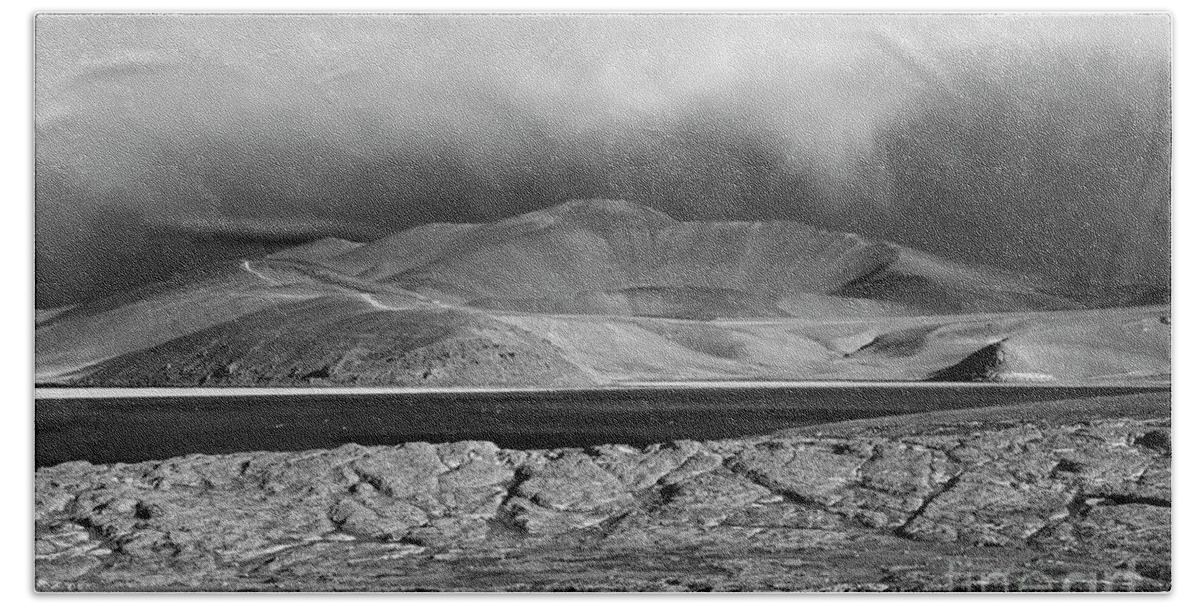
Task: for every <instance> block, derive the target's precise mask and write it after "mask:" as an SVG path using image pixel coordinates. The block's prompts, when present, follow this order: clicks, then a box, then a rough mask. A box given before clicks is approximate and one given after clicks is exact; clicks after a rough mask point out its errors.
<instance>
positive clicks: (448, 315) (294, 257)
mask: <svg viewBox="0 0 1200 608" xmlns="http://www.w3.org/2000/svg"><path fill="white" fill-rule="evenodd" d="M1055 292H1056V288H1055V286H1053V285H1050V284H1048V283H1047V282H1045V281H1042V280H1038V279H1036V278H1031V277H1025V276H1022V275H1018V274H1016V273H1011V272H1007V271H1000V270H996V269H992V268H986V267H980V266H971V265H966V264H961V263H957V262H953V261H949V260H944V259H942V258H939V257H937V256H933V255H929V254H926V253H923V252H920V251H917V250H913V249H910V248H906V247H903V246H900V245H897V244H894V243H889V242H884V241H873V240H871V239H868V238H865V237H862V236H860V235H855V234H849V233H837V232H831V231H825V230H821V229H818V228H813V227H811V226H807V225H804V224H800V223H798V222H793V221H776V222H745V221H677V220H675V219H673V218H671V217H670V216H668V215H666V214H665V213H662V212H660V211H656V210H654V209H651V208H649V207H645V206H642V205H637V204H634V203H629V202H626V201H607V200H592V201H569V202H567V203H564V204H562V205H558V206H555V207H551V208H548V209H544V210H540V211H534V212H531V213H526V214H523V215H519V216H515V217H512V218H508V219H505V220H501V221H498V222H493V223H490V224H431V225H427V226H422V227H417V228H413V229H409V230H406V231H403V232H400V233H397V234H393V235H390V236H388V237H384V238H382V239H379V240H377V241H374V242H370V243H354V242H350V241H344V240H341V239H329V238H327V239H319V240H317V241H314V242H311V243H307V244H304V245H301V246H299V247H295V248H292V249H288V250H284V251H280V252H276V253H274V254H271V255H268V256H265V257H263V258H259V259H255V260H242V261H240V262H238V263H231V264H226V265H222V266H218V267H214V268H210V269H208V270H205V271H203V272H196V273H192V274H190V275H182V276H179V277H176V278H175V279H173V280H172V281H169V282H166V283H160V284H156V285H153V286H148V287H145V288H142V289H139V290H137V291H135V292H130V293H128V294H123V295H121V296H115V297H112V298H108V299H106V300H103V301H98V302H92V303H85V304H82V305H80V306H76V307H73V308H71V309H70V310H67V311H64V312H62V313H59V314H57V315H54V316H44V318H43V320H42V321H41V322H40V323H38V325H37V329H36V332H37V334H36V341H35V358H36V369H37V378H38V381H40V382H63V383H68V384H70V383H80V384H87V385H103V386H119V385H130V386H155V385H164V386H176V385H195V384H211V383H216V384H218V385H256V384H263V385H280V384H314V383H315V384H323V383H330V384H361V385H398V386H399V385H403V386H422V385H429V386H455V385H463V386H473V385H529V386H533V385H546V386H560V385H592V384H607V383H612V382H625V381H633V382H638V381H673V380H697V381H700V380H705V379H739V378H740V379H763V380H770V379H797V380H798V379H871V380H880V379H882V380H888V379H891V380H919V379H923V378H927V377H933V376H936V375H937V374H938V373H939V371H941V370H945V369H948V368H952V367H953V366H954V365H955V364H956V363H958V362H959V361H961V360H962V359H963V358H966V357H969V356H970V355H971V354H972V353H974V352H976V351H978V350H979V349H981V348H985V347H986V346H987V345H988V344H992V343H994V342H996V341H998V340H1003V339H1009V338H1012V337H1013V336H1017V335H1020V336H1026V337H1025V338H1022V339H1018V340H1012V341H1011V342H1010V344H1016V345H1018V346H1017V347H1014V348H1020V349H1025V350H1020V351H1019V352H1024V353H1026V354H1024V355H1020V356H1013V357H1012V358H1011V359H1012V360H1014V361H1028V362H1032V363H1030V364H1029V366H1032V368H1038V369H1040V368H1041V367H1046V366H1049V367H1053V368H1054V369H1055V370H1056V372H1055V373H1049V372H1045V373H1043V372H1040V371H1037V370H1036V369H1032V368H1031V370H1024V368H1022V369H1017V370H1015V371H1011V372H1005V373H1006V374H1008V375H1009V376H1012V374H1016V375H1017V376H1019V377H1024V376H1022V374H1025V375H1028V374H1032V376H1030V377H1041V376H1038V374H1043V375H1044V376H1046V377H1047V378H1050V379H1052V380H1054V381H1059V380H1063V379H1064V378H1065V379H1072V378H1074V379H1086V378H1089V377H1092V376H1095V377H1108V378H1111V377H1116V378H1122V377H1139V378H1146V377H1161V376H1162V375H1163V374H1164V373H1166V374H1169V371H1170V365H1169V361H1170V354H1169V340H1170V331H1169V314H1170V313H1169V308H1163V307H1159V308H1152V309H1151V311H1150V313H1149V316H1147V317H1145V318H1142V317H1141V316H1138V315H1143V314H1144V313H1145V312H1146V311H1144V310H1142V309H1137V310H1134V309H1114V311H1112V312H1109V313H1101V314H1099V315H1097V314H1096V311H1090V310H1086V309H1084V307H1083V305H1081V304H1080V303H1078V302H1075V301H1072V300H1069V299H1067V298H1063V297H1061V296H1058V295H1055ZM1160 308H1161V310H1160ZM314 311H317V312H314ZM981 315H982V317H980V316H981ZM931 317H932V318H935V319H937V321H933V322H931V321H929V320H928V319H929V318H931ZM1161 318H1166V319H1167V320H1168V321H1167V322H1166V323H1158V324H1155V323H1151V322H1149V321H1146V319H1151V320H1153V319H1161ZM1063 319H1065V321H1062V320H1063ZM1096 319H1102V320H1103V321H1102V322H1101V324H1100V325H1099V326H1092V324H1094V323H1095V322H1096ZM1143 321H1146V322H1145V323H1143ZM1062 323H1065V324H1066V326H1067V327H1073V328H1075V329H1072V330H1069V331H1066V334H1064V335H1063V336H1062V337H1060V338H1059V342H1061V343H1065V344H1067V345H1068V346H1067V347H1062V345H1061V344H1056V345H1053V348H1051V346H1050V345H1047V344H1044V343H1041V342H1038V340H1036V339H1034V338H1033V337H1031V336H1033V335H1035V334H1039V333H1046V332H1051V333H1053V332H1054V331H1058V330H1056V329H1055V327H1054V325H1055V324H1060V325H1061V324H1062ZM1131 323H1132V324H1138V323H1142V325H1138V327H1144V328H1145V330H1144V332H1143V333H1146V334H1147V335H1152V338H1149V339H1143V338H1145V336H1141V335H1126V334H1129V331H1126V329H1125V328H1126V327H1127V326H1129V327H1132V325H1130V324H1131ZM1113 324H1116V325H1113ZM1164 327H1165V330H1164V329H1163V328H1164ZM317 328H319V330H318V329H317ZM434 328H440V329H438V331H437V332H435V333H436V334H437V339H436V340H434V342H433V343H429V344H419V345H418V344H415V343H410V342H411V341H406V340H405V339H403V336H404V335H426V334H428V332H429V331H433V329H434ZM1139 331H1140V330H1139ZM897 332H899V333H897ZM905 332H908V333H905ZM912 332H916V334H913V336H910V337H908V338H904V339H903V340H909V342H911V344H913V345H915V346H911V347H908V346H906V347H903V348H891V349H890V350H887V349H884V350H880V349H875V350H868V351H865V353H855V352H852V351H847V350H844V349H843V348H842V346H831V345H847V344H856V346H855V348H859V347H862V346H863V345H865V344H868V343H870V342H872V341H878V340H879V339H881V338H884V337H886V336H895V335H906V336H907V335H908V334H911V333H912ZM1030 332H1032V334H1031V333H1030ZM1072 332H1074V333H1072ZM1059 334H1062V331H1059ZM895 339H896V338H887V340H893V341H894V340H895ZM903 340H901V341H903ZM1164 340H1165V343H1166V344H1167V348H1166V349H1165V350H1164V349H1163V348H1161V344H1160V343H1161V342H1163V341H1164ZM885 341H886V340H885ZM1071 344H1083V345H1085V346H1086V348H1085V349H1084V350H1083V352H1080V353H1072V352H1070V351H1071V347H1070V346H1069V345H1071ZM1022 345H1024V346H1022ZM1048 348H1050V349H1051V350H1053V352H1055V353H1058V354H1056V355H1055V356H1060V355H1061V356H1066V357H1068V358H1071V359H1073V360H1074V359H1080V358H1082V359H1081V360H1082V362H1080V363H1078V364H1074V365H1060V364H1057V363H1054V361H1053V360H1054V357H1052V356H1047V355H1044V354H1038V353H1039V352H1040V351H1045V350H1046V349H1048ZM1111 348H1116V349H1124V350H1122V351H1121V352H1133V353H1137V355H1136V356H1132V357H1127V358H1128V359H1129V360H1131V361H1136V362H1137V363H1136V365H1135V366H1134V367H1135V368H1136V369H1127V368H1128V367H1129V366H1124V365H1123V364H1122V357H1121V356H1120V355H1119V354H1114V353H1112V352H1109V349H1111ZM422 349H424V350H422ZM1030 349H1032V350H1030ZM1039 349H1040V351H1039ZM1131 349H1132V350H1131ZM1035 351H1038V352H1035ZM1164 352H1165V354H1164ZM501 353H503V354H504V356H500V354H501ZM493 355H495V356H493ZM1143 355H1144V356H1143ZM639 366H640V367H639ZM1039 366H1040V367H1039ZM181 370H186V371H181ZM238 370H242V371H241V372H239V371H238ZM248 370H253V371H248ZM1164 370H1165V371H1164ZM1093 372H1094V373H1093ZM983 377H985V378H987V379H996V378H1000V379H1003V378H1004V377H1007V376H1004V374H1000V375H996V374H992V375H986V374H985V375H984V376H983Z"/></svg>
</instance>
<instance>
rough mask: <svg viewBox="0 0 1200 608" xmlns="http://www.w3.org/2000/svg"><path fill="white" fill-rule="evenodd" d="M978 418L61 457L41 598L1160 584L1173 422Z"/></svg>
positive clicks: (1143, 587) (42, 518)
mask: <svg viewBox="0 0 1200 608" xmlns="http://www.w3.org/2000/svg"><path fill="white" fill-rule="evenodd" d="M1160 399H1162V400H1168V401H1169V396H1165V395H1164V396H1162V397H1161V398H1160ZM1167 407H1169V403H1168V404H1167ZM1167 415H1169V414H1167ZM985 418H986V417H981V418H980V419H978V420H974V421H973V420H972V419H971V416H970V415H965V416H959V417H957V418H955V419H953V420H949V421H947V420H945V419H943V420H941V421H940V422H939V423H936V424H935V423H933V422H927V423H923V424H917V425H915V426H914V425H913V424H907V425H904V424H892V425H888V424H885V425H877V426H873V427H865V426H863V427H857V428H851V427H847V426H841V427H830V428H826V429H812V430H808V431H794V432H789V433H780V434H777V435H773V436H769V437H757V438H743V439H736V440H724V441H708V442H694V441H679V442H675V443H671V444H666V445H658V446H651V447H649V448H646V449H635V448H630V447H626V446H600V447H592V448H586V449H559V450H525V451H515V450H503V449H498V448H497V447H496V446H495V445H493V444H491V443H486V442H460V443H453V444H443V445H429V444H423V443H414V444H406V445H400V446H394V447H362V446H357V445H346V446H342V447H340V448H337V449H333V450H316V451H309V452H301V453H267V452H258V453H243V454H231V455H221V456H204V455H194V456H187V457H181V458H173V459H170V460H165V461H161V462H144V463H138V464H118V465H91V464H87V463H78V462H77V463H66V464H62V465H59V466H55V467H51V468H45V469H40V470H38V471H37V474H36V518H37V522H36V544H35V549H36V553H37V557H36V577H37V583H36V585H37V588H38V589H40V590H53V591H66V590H81V591H94V590H243V589H244V590H250V589H260V590H261V589H265V590H361V591H367V590H370V591H392V590H395V591H401V590H472V591H496V590H503V591H543V590H597V591H601V590H604V591H613V590H643V591H708V590H715V591H750V590H756V591H772V590H780V591H782V590H789V591H790V590H822V591H942V590H946V591H949V590H997V591H1000V590H1025V591H1032V590H1082V591H1106V590H1113V591H1116V590H1139V591H1164V590H1167V589H1169V588H1170V580H1171V567H1170V563H1171V562H1170V559H1171V535H1170V530H1171V493H1170V479H1171V440H1170V422H1169V418H1167V417H1165V416H1159V417H1152V418H1149V419H1134V418H1128V417H1123V418H1122V417H1108V418H1101V419H1095V420H1091V421H1086V422H1078V421H1073V422H1064V421H1063V420H1061V419H1056V420H1046V419H1042V420H1018V419H1014V420H1008V421H1004V420H999V421H998V420H986V419H985Z"/></svg>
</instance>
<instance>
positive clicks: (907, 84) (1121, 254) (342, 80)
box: [35, 14, 1171, 307]
mask: <svg viewBox="0 0 1200 608" xmlns="http://www.w3.org/2000/svg"><path fill="white" fill-rule="evenodd" d="M1170 73H1171V23H1170V19H1169V17H1168V16H1165V15H1133V14H1121V15H1116V14H1114V15H1101V14H1097V15H1078V14H1077V15H1049V14H1043V15H1030V14H1027V15H1001V16H996V15H811V14H810V15H803V14H797V15H724V16H716V15H640V16H621V15H575V16H568V15H542V16H528V15H526V16H485V15H474V16H463V15H416V16H414V15H409V16H403V15H391V16H383V15H314V16H305V15H204V16H201V15H119V16H118V15H113V16H97V15H74V16H73V15H42V16H39V17H38V19H37V24H36V68H35V74H36V100H35V113H36V135H35V138H36V141H35V144H36V172H37V174H36V180H35V184H36V202H35V209H36V212H35V222H36V238H35V241H36V252H35V253H36V285H37V287H36V297H37V305H38V306H39V307H53V306H61V305H66V304H70V303H73V302H77V301H81V300H84V299H88V298H94V297H100V296H104V295H108V294H111V293H113V292H115V291H119V290H122V289H127V288H131V287H135V286H137V285H139V284H142V283H145V282H148V281H152V280H155V279H157V278H162V277H165V276H169V275H170V274H171V273H174V272H179V271H182V270H185V269H187V268H191V267H195V266H197V265H203V264H207V263H212V262H215V261H218V260H221V259H228V258H234V257H238V256H247V255H258V254H261V253H264V252H266V251H270V250H272V249H276V248H279V247H283V246H287V245H289V244H292V243H296V242H301V241H304V240H308V239H311V238H316V237H319V236H326V235H333V236H342V237H345V238H352V239H358V240H365V239H373V238H378V237H380V236H383V235H385V234H388V233H391V232H395V231H397V230H401V229H404V228H407V227H410V226H414V225H418V224H422V223H426V222H431V221H465V222H475V221H486V220H492V219H496V218H501V217H506V216H510V215H513V214H516V213H520V212H524V211H529V210H533V209H538V208H542V207H547V206H550V205H553V204H557V203H559V202H562V201H564V200H567V199H571V198H592V197H602V198H622V199H628V200H631V201H636V202H640V203H643V204H647V205H650V206H653V207H655V208H658V209H661V210H663V211H666V212H667V213H670V214H671V215H673V216H675V217H676V218H678V219H746V220H754V219H794V220H798V221H802V222H806V223H810V224H814V225H818V226H822V227H826V228H832V229H837V230H847V231H855V232H860V233H863V234H866V235H869V236H873V237H877V238H883V239H889V240H894V241H898V242H901V243H904V244H909V245H913V246H916V247H918V248H921V249H924V250H927V251H930V252H932V253H938V254H941V255H945V256H947V257H951V258H953V259H958V260H962V261H966V262H976V263H979V262H982V263H988V264H992V265H996V266H1000V267H1005V268H1009V269H1013V270H1018V271H1021V272H1027V273H1032V274H1039V275H1043V276H1046V277H1048V278H1051V279H1054V280H1057V281H1059V282H1060V283H1062V284H1064V285H1065V286H1067V287H1069V288H1071V289H1072V290H1075V291H1076V292H1078V293H1079V294H1081V295H1086V296H1088V297H1092V298H1096V299H1098V300H1103V299H1104V298H1106V297H1109V296H1111V295H1112V294H1113V293H1114V292H1117V291H1122V290H1127V289H1129V288H1131V287H1136V286H1149V287H1152V288H1160V289H1166V288H1169V277H1170V268H1169V266H1170V261H1169V251H1170V150H1171V130H1170V121H1171V117H1170V112H1171V106H1170V103H1171V92H1170V85H1171V77H1170Z"/></svg>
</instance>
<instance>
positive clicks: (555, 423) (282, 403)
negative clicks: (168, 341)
mask: <svg viewBox="0 0 1200 608" xmlns="http://www.w3.org/2000/svg"><path fill="white" fill-rule="evenodd" d="M1166 390H1169V389H1168V388H1146V387H1140V388H1131V387H1065V386H1029V385H1022V386H1009V385H996V384H959V385H947V384H920V383H904V384H886V383H876V384H858V385H854V384H845V383H839V384H830V385H821V384H809V385H802V386H705V387H682V386H677V387H623V388H612V389H580V390H562V391H546V390H529V391H522V390H505V391H494V392H488V391H441V392H421V391H403V390H400V391H386V390H384V391H365V392H345V391H341V392H339V391H320V390H312V391H304V392H296V391H287V392H284V391H281V392H279V393H276V394H270V393H269V391H261V392H258V391H256V392H255V393H254V394H245V393H241V394H239V393H236V392H231V393H229V394H222V393H221V391H207V392H204V393H202V394H153V393H151V394H146V393H141V394H139V393H138V392H137V391H127V392H126V394H120V393H121V391H110V392H108V393H105V394H103V395H102V396H96V395H95V394H87V393H85V392H82V391H79V392H77V391H74V390H69V389H68V390H58V391H53V392H52V393H51V395H50V396H47V395H46V394H42V393H39V395H38V396H37V398H36V420H35V428H36V436H35V441H34V445H35V464H36V466H39V467H41V466H49V465H54V464H58V463H61V462H67V461H72V460H87V461H91V462H93V463H112V462H140V461H145V460H157V459H163V458H170V457H173V456H181V455H185V454H191V453H203V454H223V453H232V452H248V451H258V450H306V449H315V448H331V447H336V446H339V445H343V444H346V443H358V444H362V445H391V444H398V443H404V442H410V441H429V442H445V441H458V440H465V439H480V440H487V441H492V442H495V443H496V444H498V445H500V446H501V447H505V448H513V449H530V448H555V447H583V446H589V445H597V444H605V443H625V444H630V445H635V446H644V445H649V444H652V443H661V442H667V441H671V440H675V439H720V438H729V437H738V436H742V435H753V434H760V433H768V432H771V431H776V430H780V429H785V428H790V427H801V426H808V425H814V424H822V423H828V422H839V421H845V420H855V419H864V418H873V417H879V416H891V415H898V414H910V413H920V412H931V411H938V410H949V409H960V408H976V407H986V406H1000V405H1010V404H1015V403H1027V402H1033V401H1049V400H1056V399H1071V398H1081V397H1093V396H1104V395H1122V394H1131V393H1141V392H1157V391H1166Z"/></svg>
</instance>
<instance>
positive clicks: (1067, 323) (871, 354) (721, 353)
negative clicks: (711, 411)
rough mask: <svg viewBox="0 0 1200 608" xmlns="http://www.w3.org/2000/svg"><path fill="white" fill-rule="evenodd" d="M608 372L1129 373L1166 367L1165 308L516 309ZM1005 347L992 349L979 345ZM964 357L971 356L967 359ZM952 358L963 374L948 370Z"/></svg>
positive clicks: (1108, 376)
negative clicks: (706, 317)
mask: <svg viewBox="0 0 1200 608" xmlns="http://www.w3.org/2000/svg"><path fill="white" fill-rule="evenodd" d="M500 319H501V320H503V321H506V322H508V323H511V324H513V325H516V326H518V327H521V328H523V329H526V330H528V331H530V332H531V333H536V334H539V335H543V336H546V337H547V338H548V339H549V340H550V341H551V342H552V343H553V344H554V345H555V346H557V347H558V348H560V349H561V350H562V351H563V352H564V353H566V356H567V358H568V359H570V360H571V361H574V362H575V363H577V364H578V365H579V366H580V367H582V368H584V369H588V370H591V371H592V372H593V373H595V374H596V375H597V376H599V377H602V378H604V379H606V380H607V381H609V382H665V381H674V380H715V379H730V380H934V379H937V380H947V381H993V382H1063V383H1110V382H1111V383H1125V382H1145V381H1154V382H1157V381H1166V380H1169V378H1170V373H1171V356H1170V311H1169V308H1166V307H1146V308H1130V309H1108V310H1072V311H1060V312H1030V313H986V314H975V315H945V316H936V317H881V318H877V319H853V320H842V321H827V322H825V321H823V322H809V321H798V320H792V319H780V320H762V321H740V320H729V321H718V322H698V321H685V320H665V319H663V320H653V319H635V318H628V317H625V318H620V317H611V318H605V317H584V316H570V317H568V316H560V317H555V316H548V315H514V316H502V317H500ZM992 349H998V350H999V351H1000V352H1001V353H1002V354H1001V355H1000V356H999V357H997V358H994V359H986V360H985V361H982V362H980V361H978V359H979V358H980V357H979V356H978V355H977V353H979V352H980V351H985V352H987V351H989V350H992ZM964 362H966V363H965V364H964ZM956 366H959V367H967V368H970V370H971V372H968V373H961V372H960V373H954V372H953V371H952V372H950V373H947V372H946V370H948V369H951V370H953V369H954V368H955V367H956Z"/></svg>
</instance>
